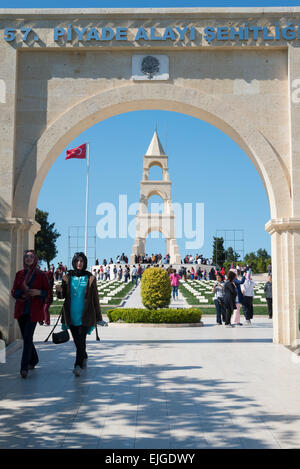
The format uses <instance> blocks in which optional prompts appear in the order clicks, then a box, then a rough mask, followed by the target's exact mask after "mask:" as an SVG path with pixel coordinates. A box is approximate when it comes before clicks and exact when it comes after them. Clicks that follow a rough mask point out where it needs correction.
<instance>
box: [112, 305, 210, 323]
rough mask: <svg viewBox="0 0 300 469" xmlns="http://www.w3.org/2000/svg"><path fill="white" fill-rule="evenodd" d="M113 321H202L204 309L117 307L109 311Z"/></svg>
mask: <svg viewBox="0 0 300 469" xmlns="http://www.w3.org/2000/svg"><path fill="white" fill-rule="evenodd" d="M107 316H108V319H109V320H110V321H111V322H117V321H119V320H121V321H124V322H128V323H134V322H137V323H155V324H157V323H167V324H181V323H195V322H196V323H197V322H200V320H201V316H202V311H201V310H200V309H199V308H177V309H175V308H166V309H155V310H150V309H142V308H117V309H110V310H108V311H107Z"/></svg>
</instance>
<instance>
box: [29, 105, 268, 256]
mask: <svg viewBox="0 0 300 469" xmlns="http://www.w3.org/2000/svg"><path fill="white" fill-rule="evenodd" d="M156 122H157V125H158V133H159V135H160V139H161V142H162V144H163V147H164V149H165V151H166V152H167V154H168V156H169V174H170V180H171V182H172V200H173V202H179V203H181V204H183V203H192V204H193V206H192V207H193V217H194V218H193V228H195V225H194V222H195V203H196V202H198V203H204V245H203V248H201V249H196V250H192V252H193V253H194V254H195V253H196V252H198V253H199V252H201V253H203V254H204V255H205V256H210V255H211V251H212V238H213V236H214V235H215V233H216V230H223V229H243V230H245V233H244V237H245V252H249V251H252V250H257V249H258V248H260V247H263V248H266V249H267V250H268V251H270V240H269V235H268V234H267V233H266V232H265V230H264V224H265V223H266V222H267V221H268V220H269V204H268V200H267V196H266V193H265V190H264V187H263V184H262V182H261V179H260V178H259V176H258V173H257V171H256V169H255V168H254V166H253V164H252V163H251V161H250V160H249V158H248V157H247V156H246V154H245V153H244V152H243V151H242V150H241V149H240V148H239V146H238V145H237V144H235V143H234V142H233V141H232V140H231V139H230V138H229V137H228V136H227V135H225V134H224V133H223V132H221V131H220V130H218V129H216V128H215V127H213V126H211V125H210V124H207V123H206V122H203V121H200V120H199V119H196V118H193V117H190V116H186V115H183V114H178V113H173V112H168V111H136V112H130V113H126V114H121V115H118V116H115V117H112V118H110V119H107V120H105V121H103V122H101V123H99V124H97V125H95V126H93V127H91V128H90V129H88V130H87V131H85V132H84V133H82V134H81V135H79V136H78V137H77V138H76V139H75V140H73V141H72V142H70V145H68V148H72V147H75V146H78V145H80V144H82V143H84V142H87V141H88V142H90V149H91V151H90V153H91V166H90V199H89V225H90V226H91V227H93V226H96V225H97V223H98V222H99V221H100V220H101V218H102V216H99V215H96V208H97V206H98V204H100V203H103V202H110V203H112V204H114V206H115V207H116V209H117V211H118V206H119V194H126V195H127V200H128V206H129V205H130V204H131V203H134V202H138V200H139V182H140V180H141V178H142V169H143V155H144V154H145V153H146V151H147V148H148V146H149V143H150V141H151V139H152V136H153V132H154V129H155V125H156ZM116 136H117V138H116ZM153 169H154V168H153ZM66 176H67V177H66ZM85 176H86V165H85V161H84V160H76V159H73V160H67V161H66V160H65V154H64V153H63V154H61V155H59V157H58V158H57V160H56V162H55V163H54V165H53V166H52V168H51V170H50V171H49V173H48V175H47V177H46V179H45V181H44V184H43V186H42V189H41V193H40V197H39V200H38V207H39V208H40V209H42V210H47V211H49V214H50V215H49V218H50V221H51V222H53V221H54V222H55V224H56V227H57V229H58V231H59V232H60V233H61V234H62V236H61V238H59V240H58V248H59V256H58V259H56V260H55V261H58V260H62V261H63V262H67V261H68V227H69V226H75V225H79V226H83V225H84V220H85V218H84V217H85V184H86V178H85ZM156 176H157V172H155V171H154V172H153V174H151V178H153V177H156ZM157 200H158V201H159V199H158V198H153V202H156V201H157ZM132 219H134V216H129V217H128V220H129V221H131V220H132ZM117 232H118V223H117ZM82 235H83V233H82ZM81 241H82V242H83V239H82V240H81ZM185 241H186V239H184V238H183V239H179V240H178V244H179V248H180V253H181V255H184V254H186V253H187V252H189V251H191V250H190V249H188V250H187V249H185ZM91 243H92V241H91ZM96 243H97V257H99V260H100V261H101V262H102V260H103V258H104V257H105V258H107V257H113V258H115V256H116V255H117V254H119V253H121V252H125V253H127V254H130V252H131V248H132V243H133V239H131V238H128V239H109V238H107V239H98V238H97V240H96ZM72 246H74V249H75V248H76V247H77V245H76V239H73V240H72ZM241 247H242V246H241V243H239V245H238V244H237V245H236V248H237V249H239V248H241ZM74 249H73V250H72V251H74ZM92 251H93V250H92V249H91V250H90V251H89V254H90V256H93V252H92ZM146 251H147V252H148V253H152V252H162V253H164V252H165V247H164V241H163V239H148V240H147V245H146Z"/></svg>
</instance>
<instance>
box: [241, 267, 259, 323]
mask: <svg viewBox="0 0 300 469" xmlns="http://www.w3.org/2000/svg"><path fill="white" fill-rule="evenodd" d="M255 285H256V283H255V282H254V281H253V280H252V278H251V274H250V273H249V272H248V273H247V274H246V281H245V283H244V285H243V287H242V288H243V290H244V291H243V293H244V303H243V309H244V314H245V319H246V321H245V325H248V326H251V319H253V297H254V287H255Z"/></svg>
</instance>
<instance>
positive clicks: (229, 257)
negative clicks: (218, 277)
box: [225, 246, 240, 262]
mask: <svg viewBox="0 0 300 469" xmlns="http://www.w3.org/2000/svg"><path fill="white" fill-rule="evenodd" d="M239 257H240V255H239V254H238V253H237V252H236V251H234V250H233V248H232V247H231V246H229V248H228V249H226V251H225V258H226V261H228V262H236V261H237V260H238V259H239Z"/></svg>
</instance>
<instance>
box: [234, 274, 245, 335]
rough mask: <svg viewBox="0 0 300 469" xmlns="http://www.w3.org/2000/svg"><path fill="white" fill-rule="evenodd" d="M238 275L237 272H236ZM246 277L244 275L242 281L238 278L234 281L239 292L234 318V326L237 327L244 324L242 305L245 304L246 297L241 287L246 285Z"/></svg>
mask: <svg viewBox="0 0 300 469" xmlns="http://www.w3.org/2000/svg"><path fill="white" fill-rule="evenodd" d="M234 273H236V272H234ZM245 280H246V277H245V276H244V275H243V277H242V279H241V280H238V278H237V276H236V277H235V279H234V283H235V286H236V290H237V297H236V307H235V312H234V315H233V318H232V322H233V324H235V325H236V326H242V325H243V324H242V323H241V313H240V311H241V305H243V304H244V295H243V293H242V291H241V285H243V284H244V283H245Z"/></svg>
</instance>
